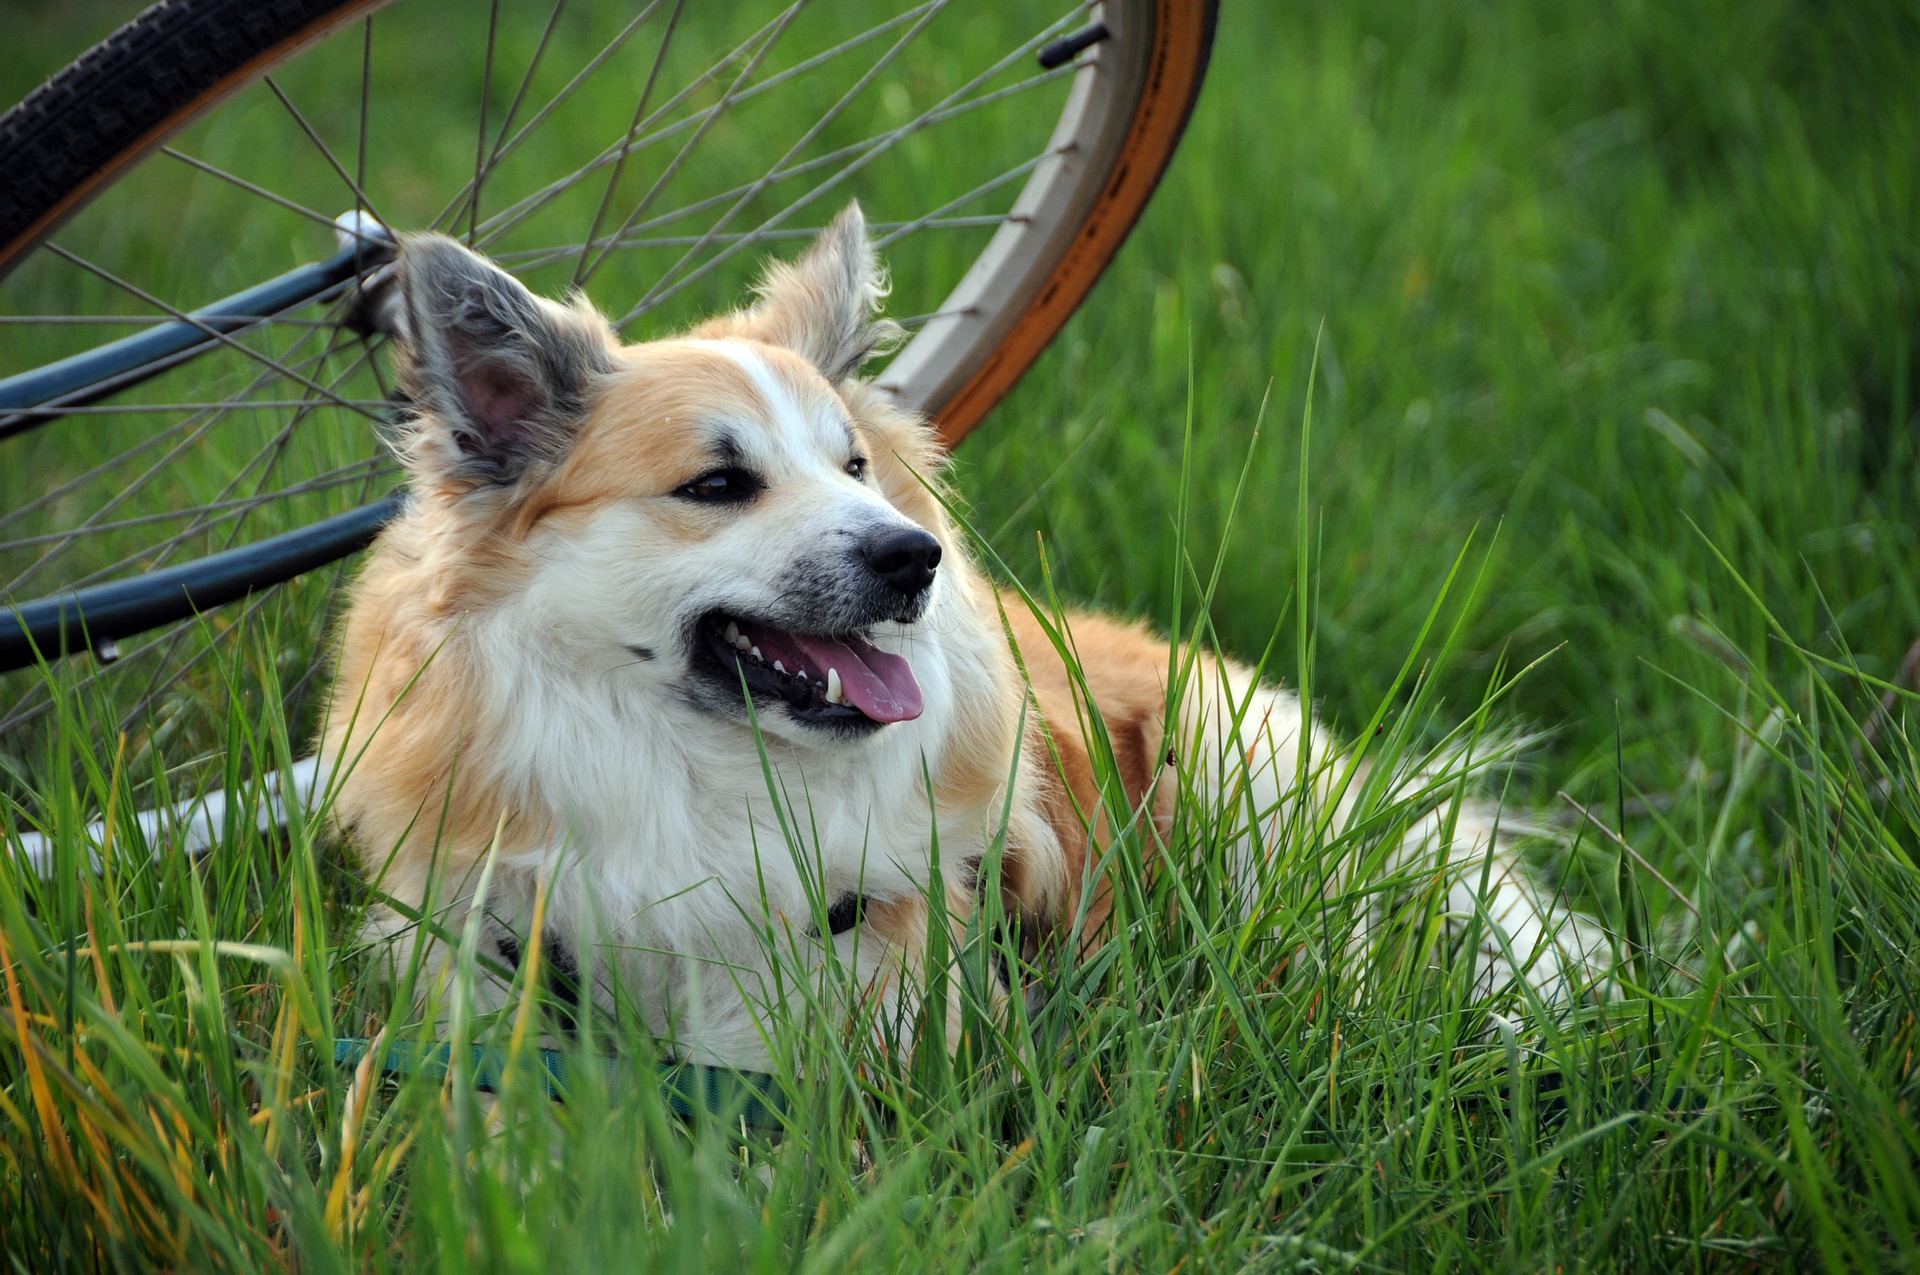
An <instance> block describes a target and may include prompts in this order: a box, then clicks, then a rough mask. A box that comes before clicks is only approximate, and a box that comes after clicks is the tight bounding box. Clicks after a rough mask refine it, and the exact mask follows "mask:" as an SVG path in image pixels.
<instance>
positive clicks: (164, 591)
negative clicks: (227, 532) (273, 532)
mask: <svg viewBox="0 0 1920 1275" xmlns="http://www.w3.org/2000/svg"><path fill="white" fill-rule="evenodd" d="M340 227H341V228H340V232H339V233H340V239H341V246H340V250H339V251H338V252H336V253H335V254H334V255H333V256H331V257H328V258H326V259H325V260H324V261H316V262H312V263H310V264H308V265H304V266H299V267H297V268H295V269H293V270H290V271H288V272H287V273H286V274H283V275H279V276H277V277H276V278H273V279H269V280H267V281H266V282H265V283H260V284H256V285H254V286H253V287H251V288H248V289H246V290H245V291H242V292H237V293H235V294H234V295H233V296H230V297H227V298H225V299H224V300H220V301H215V302H214V303H213V304H211V305H208V306H204V307H202V308H201V309H198V310H194V311H192V312H190V313H183V314H179V315H178V316H177V317H176V318H174V319H173V320H171V321H170V322H167V323H162V324H157V325H155V326H154V327H152V328H149V329H148V330H147V331H145V332H141V333H139V334H137V335H135V336H130V337H126V338H123V339H121V340H118V341H112V342H109V343H108V344H106V345H102V346H99V347H97V348H95V349H92V350H88V351H85V352H84V353H81V354H76V355H73V356H71V357H69V358H65V359H61V360H59V361H58V362H55V363H49V364H46V365H45V366H43V367H38V368H33V369H31V370H29V371H26V372H20V373H17V374H16V375H13V376H9V377H6V378H5V379H0V440H4V439H6V438H9V437H12V436H13V435H16V434H21V433H25V432H26V431H28V430H31V429H36V428H38V427H39V426H41V425H44V424H46V423H47V422H48V421H52V420H57V419H59V418H60V417H61V416H63V415H65V414H66V413H67V412H69V411H71V410H72V409H74V408H77V407H84V406H87V405H88V404H91V403H97V402H99V401H100V400H101V399H104V398H107V397H109V396H111V395H113V394H117V393H119V392H120V391H121V390H124V389H127V388H128V387H130V386H134V385H138V384H140V383H141V382H143V381H146V380H149V379H151V378H153V377H155V376H158V375H159V374H160V373H162V372H164V371H167V370H168V369H170V368H175V367H178V366H180V365H181V364H183V363H187V362H190V361H191V360H193V359H194V358H196V357H197V356H199V355H201V354H204V353H206V352H207V351H208V350H211V349H214V348H216V347H218V346H221V345H225V344H228V343H230V342H231V341H232V340H234V337H235V334H237V333H242V332H245V331H246V330H247V329H248V328H249V327H251V326H253V325H255V324H258V323H261V322H264V321H266V320H270V319H275V318H279V317H281V316H283V315H285V314H288V313H291V312H292V311H295V310H298V309H300V308H301V307H303V306H308V305H312V304H314V303H315V302H319V301H325V300H329V299H331V298H333V297H335V296H338V295H340V294H341V293H342V292H343V291H344V290H346V289H348V288H351V287H356V286H358V287H361V288H363V289H364V288H367V287H369V285H370V284H372V283H373V282H374V281H375V276H376V275H378V274H379V272H380V271H382V270H384V269H385V268H386V267H387V266H388V265H390V264H391V263H392V261H393V259H394V255H395V252H396V246H395V243H394V240H393V236H392V235H391V234H390V233H388V232H387V230H386V229H385V228H384V227H382V226H380V225H379V224H378V223H377V222H374V221H372V220H371V219H368V218H365V217H364V216H362V215H361V214H357V213H349V214H347V215H346V216H345V217H342V218H341V222H340ZM399 501H400V498H399V497H398V496H389V497H387V498H386V499H384V500H379V501H375V502H374V503H372V504H369V505H363V506H361V507H360V508H358V509H353V510H349V511H348V512H346V513H344V514H339V515H336V516H335V517H332V518H328V519H325V520H323V521H321V522H317V523H313V524H311V525H309V526H306V527H301V528H298V529H296V530H294V531H289V532H287V533H285V534H284V535H279V536H274V537H272V538H270V539H267V540H262V541H260V542H258V543H257V544H251V545H243V546H241V547H240V548H237V549H229V550H227V551H225V552H223V553H216V554H211V555H209V556H207V557H204V558H199V559H196V560H195V561H193V562H188V563H183V564H182V565H180V566H177V567H170V568H167V569H165V570H161V571H155V572H151V573H149V574H147V575H144V576H140V577H138V578H136V579H132V580H116V581H113V582H111V583H108V584H102V585H95V586H93V587H91V588H86V589H79V590H74V591H71V592H69V593H66V594H64V595H60V596H56V597H52V598H45V599H42V600H40V601H38V602H31V603H28V604H27V605H25V606H22V607H17V608H15V609H14V610H13V611H12V612H11V613H10V614H7V615H0V673H5V672H11V671H12V670H14V669H19V668H25V667H27V666H28V665H31V664H33V663H35V661H36V660H39V659H53V658H56V657H58V656H60V655H64V654H66V653H67V652H69V651H71V650H76V649H78V648H79V647H81V646H85V647H88V648H90V649H91V650H92V651H93V653H94V656H95V658H96V659H99V660H100V661H101V662H102V663H107V662H111V661H112V660H113V659H115V658H117V656H118V654H119V649H118V645H117V644H118V641H119V639H120V638H123V637H128V636H130V635H132V634H135V633H141V632H144V631H146V630H148V629H152V628H158V627H159V626H160V625H163V624H171V623H174V622H176V621H179V620H185V619H190V618H192V617H193V616H195V615H198V614H200V613H201V612H203V611H207V610H209V609H211V608H213V607H218V606H224V605H226V604H227V603H229V602H235V601H238V600H239V599H240V598H243V597H245V596H246V595H247V594H249V593H251V592H253V591H254V590H255V589H262V588H268V587H270V586H272V585H276V584H281V583H283V582H285V581H287V580H291V579H292V578H293V577H295V576H297V575H300V574H301V573H303V572H306V571H311V570H312V569H313V568H315V567H318V566H323V565H325V564H326V563H328V562H332V561H334V560H335V559H338V558H341V557H344V556H345V555H347V554H349V553H353V552H355V551H357V550H360V549H364V548H365V547H366V546H367V545H369V544H371V543H373V539H374V537H375V536H377V535H379V534H380V528H382V527H384V526H385V525H386V524H387V522H388V521H389V520H390V519H391V518H392V517H393V516H394V514H395V513H396V512H397V511H398V510H399Z"/></svg>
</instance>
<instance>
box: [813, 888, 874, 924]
mask: <svg viewBox="0 0 1920 1275" xmlns="http://www.w3.org/2000/svg"><path fill="white" fill-rule="evenodd" d="M867 902H868V900H867V896H866V895H864V894H855V893H854V892H853V891H852V890H848V891H847V892H846V893H845V894H843V895H841V896H840V897H839V898H837V899H835V900H834V901H833V906H832V907H830V908H828V909H827V933H828V934H835V935H838V934H845V933H846V932H847V931H848V930H851V929H852V928H853V927H854V926H856V925H858V924H860V917H861V915H862V914H863V913H864V912H865V911H866V910H867ZM815 932H816V933H818V931H815Z"/></svg>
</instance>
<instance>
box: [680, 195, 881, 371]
mask: <svg viewBox="0 0 1920 1275" xmlns="http://www.w3.org/2000/svg"><path fill="white" fill-rule="evenodd" d="M756 291H757V292H758V293H759V294H760V300H759V301H758V303H756V304H755V305H754V306H753V307H752V308H751V309H749V310H746V311H744V312H742V313H740V314H737V315H734V316H731V318H729V319H723V320H721V321H720V324H719V325H718V326H720V327H724V328H725V329H726V330H728V331H730V332H731V333H733V334H736V335H740V336H746V337H751V338H753V339H754V340H759V341H766V342H768V343H769V344H771V345H781V346H785V347H786V348H787V349H789V350H793V351H795V352H796V353H798V354H800V355H802V356H804V357H805V358H806V359H807V360H808V361H809V362H810V363H812V364H813V365H814V366H815V367H817V368H819V369H820V372H821V374H822V375H824V376H825V377H826V378H827V379H828V380H829V381H831V382H833V383H834V384H835V385H838V384H840V383H841V382H842V381H844V380H846V379H847V378H848V377H850V376H852V375H853V374H854V373H855V372H858V371H859V370H860V367H861V365H862V364H864V363H865V362H866V361H867V360H868V359H870V358H872V357H873V356H874V355H875V354H877V353H880V352H881V351H883V350H885V349H888V348H890V347H891V346H893V345H895V344H897V343H898V341H899V339H900V336H901V332H900V325H899V324H897V323H894V322H892V321H891V320H888V319H881V318H876V317H875V315H876V312H877V311H878V310H879V308H880V303H881V302H882V301H883V300H884V299H885V298H886V295H887V275H886V271H885V270H883V269H881V267H880V261H879V257H878V255H877V254H876V253H875V252H874V250H873V241H872V240H870V239H869V238H868V237H867V219H866V217H865V216H864V215H863V214H862V213H861V211H860V205H859V204H857V203H856V204H848V205H847V207H846V209H845V211H843V212H842V213H841V214H840V215H839V216H838V217H835V218H834V219H833V224H832V225H830V226H828V227H827V228H826V229H825V230H823V231H821V232H820V237H819V238H817V239H815V240H814V241H813V246H812V247H810V248H808V249H807V251H806V253H805V254H804V255H803V256H802V257H801V258H800V259H799V260H798V261H795V262H791V263H787V262H776V263H774V264H773V265H771V266H769V267H767V273H766V275H765V276H764V277H763V278H762V279H761V281H760V286H759V287H758V288H757V289H756Z"/></svg>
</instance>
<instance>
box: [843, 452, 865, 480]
mask: <svg viewBox="0 0 1920 1275" xmlns="http://www.w3.org/2000/svg"><path fill="white" fill-rule="evenodd" d="M847 476H848V477H850V478H852V479H853V480H854V481H855V482H862V483H863V482H865V481H866V480H867V458H866V457H865V456H855V457H854V458H853V459H852V460H850V461H848V462H847Z"/></svg>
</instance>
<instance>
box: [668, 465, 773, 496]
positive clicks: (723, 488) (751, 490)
mask: <svg viewBox="0 0 1920 1275" xmlns="http://www.w3.org/2000/svg"><path fill="white" fill-rule="evenodd" d="M763 486H764V484H763V483H761V481H760V480H759V479H758V478H756V477H755V476H754V475H753V474H751V473H749V472H748V471H746V470H744V469H741V468H740V467H739V466H737V465H729V466H727V467H726V468H724V469H711V470H708V471H707V472H706V473H704V474H702V475H700V476H699V477H698V478H696V479H694V480H693V481H692V482H690V483H683V484H681V485H680V486H678V487H676V488H674V489H673V494H674V495H676V496H679V497H681V498H683V499H686V500H700V501H706V502H708V503H712V504H729V505H730V504H737V503H738V502H740V501H743V500H752V499H753V498H754V497H755V496H757V495H759V494H760V490H761V488H762V487H763Z"/></svg>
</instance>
